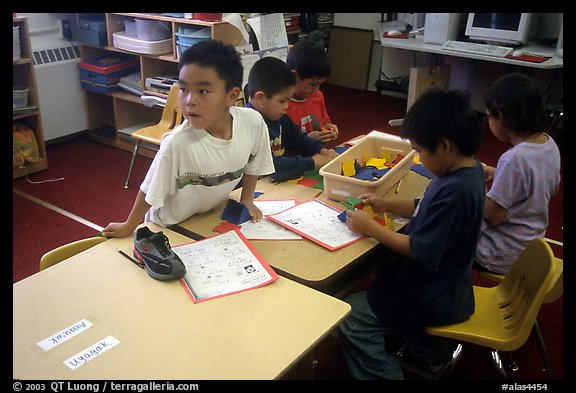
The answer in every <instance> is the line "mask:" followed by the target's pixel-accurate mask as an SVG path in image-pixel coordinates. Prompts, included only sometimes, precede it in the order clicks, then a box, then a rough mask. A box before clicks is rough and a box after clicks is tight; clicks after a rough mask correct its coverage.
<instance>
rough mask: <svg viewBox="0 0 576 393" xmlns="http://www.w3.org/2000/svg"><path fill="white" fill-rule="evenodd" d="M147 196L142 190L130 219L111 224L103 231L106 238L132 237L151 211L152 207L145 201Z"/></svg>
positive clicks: (129, 216)
mask: <svg viewBox="0 0 576 393" xmlns="http://www.w3.org/2000/svg"><path fill="white" fill-rule="evenodd" d="M145 198H146V194H145V193H143V192H142V191H141V190H139V191H138V195H136V200H135V201H134V205H133V206H132V210H131V211H130V214H129V215H128V218H127V219H126V221H124V222H111V223H110V224H108V226H107V227H106V228H104V229H103V230H102V236H104V237H126V236H130V235H132V233H134V231H135V230H136V228H137V227H138V225H139V224H140V223H141V222H142V220H143V219H144V215H145V214H146V212H147V211H148V210H149V209H150V207H151V205H150V204H148V202H146V200H145Z"/></svg>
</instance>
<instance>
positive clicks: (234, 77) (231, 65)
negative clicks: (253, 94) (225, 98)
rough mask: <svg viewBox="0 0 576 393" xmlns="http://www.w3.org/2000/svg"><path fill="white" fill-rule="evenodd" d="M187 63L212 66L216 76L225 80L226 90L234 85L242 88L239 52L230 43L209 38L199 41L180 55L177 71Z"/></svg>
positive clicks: (242, 69) (242, 75)
mask: <svg viewBox="0 0 576 393" xmlns="http://www.w3.org/2000/svg"><path fill="white" fill-rule="evenodd" d="M188 64H198V65H199V66H202V67H209V68H213V69H214V70H215V71H216V73H217V74H218V76H219V77H220V78H221V79H222V80H224V81H225V82H226V90H227V91H230V90H232V89H233V88H234V87H239V88H242V78H243V77H244V67H243V66H242V61H241V59H240V54H239V53H238V52H237V51H236V48H234V47H233V46H232V45H227V44H224V43H223V42H222V41H218V40H211V39H207V40H202V41H199V42H198V43H196V44H194V45H192V46H191V47H190V48H188V49H186V50H185V51H184V52H183V53H182V54H181V55H180V60H179V63H178V72H180V69H181V68H182V67H183V66H185V65H188Z"/></svg>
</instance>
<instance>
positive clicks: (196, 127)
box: [102, 40, 274, 237]
mask: <svg viewBox="0 0 576 393" xmlns="http://www.w3.org/2000/svg"><path fill="white" fill-rule="evenodd" d="M178 68H179V70H178V73H179V74H178V84H179V86H180V92H179V95H178V105H179V107H180V110H181V111H182V114H183V116H184V118H185V120H184V122H183V123H182V124H181V125H180V126H178V127H177V128H175V129H174V130H173V131H172V132H169V133H167V134H165V135H164V137H163V138H162V141H161V144H160V149H159V151H158V153H157V154H156V156H155V157H154V160H153V162H152V165H151V166H150V169H149V170H148V173H147V174H146V177H145V179H144V182H143V183H142V185H141V186H140V190H139V192H138V195H137V196H136V200H135V202H134V206H133V208H132V210H131V212H130V214H129V215H128V218H127V219H126V221H124V222H119V223H116V222H112V223H110V224H109V225H108V226H107V227H106V228H104V230H103V231H102V235H103V236H105V237H126V236H129V235H131V234H132V233H133V232H134V230H135V229H136V227H137V226H138V225H139V224H140V223H141V222H142V218H144V219H145V221H152V222H154V223H156V224H158V225H162V226H169V225H172V224H177V223H179V222H182V221H184V220H186V219H187V218H189V217H190V216H192V215H194V214H198V213H203V212H205V211H208V210H210V209H212V208H213V207H215V206H217V205H219V204H220V203H222V202H223V201H225V200H226V199H227V198H228V196H229V194H230V192H231V191H232V190H234V187H235V186H236V185H237V184H238V183H239V182H240V180H242V182H243V187H242V194H241V199H240V202H242V203H243V204H244V205H245V206H246V208H247V209H248V212H249V214H250V216H251V217H252V220H253V221H259V220H260V219H261V218H262V212H261V211H260V210H259V209H258V208H257V207H256V206H255V205H254V203H253V199H254V190H255V187H256V182H257V180H258V178H259V176H263V175H267V174H270V173H272V172H274V164H273V162H272V158H271V153H270V145H269V143H268V128H267V126H266V123H264V120H263V119H262V116H261V115H260V114H259V113H257V112H255V111H253V110H250V109H247V108H240V107H236V106H233V104H234V102H235V101H236V100H237V99H238V96H239V94H240V92H241V86H242V76H243V67H242V62H241V60H240V56H239V54H238V53H237V52H236V49H235V48H234V47H233V46H231V45H224V44H223V43H222V42H220V41H216V40H203V41H200V42H199V43H197V44H195V45H193V46H192V47H190V48H188V49H187V50H186V51H185V52H184V53H182V55H181V56H180V63H179V67H178Z"/></svg>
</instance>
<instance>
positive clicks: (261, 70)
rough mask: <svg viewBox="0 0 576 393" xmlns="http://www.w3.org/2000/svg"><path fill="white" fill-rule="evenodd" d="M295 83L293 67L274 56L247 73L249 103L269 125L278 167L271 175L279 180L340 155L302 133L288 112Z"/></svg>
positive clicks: (276, 166) (291, 176)
mask: <svg viewBox="0 0 576 393" xmlns="http://www.w3.org/2000/svg"><path fill="white" fill-rule="evenodd" d="M295 84H296V79H295V77H294V74H293V73H292V71H291V70H290V67H288V66H287V65H286V63H284V62H283V61H282V60H280V59H277V58H275V57H264V58H262V59H260V60H258V61H257V62H256V63H255V64H254V66H252V69H251V70H250V74H249V76H248V94H249V97H250V101H249V102H248V104H247V105H246V106H247V107H249V108H253V109H255V110H256V111H258V112H260V113H261V114H262V116H263V117H264V120H265V121H266V124H267V125H268V134H269V139H270V146H271V150H272V157H273V161H274V167H275V170H276V171H275V173H274V174H273V175H272V178H273V179H274V180H276V181H285V180H290V179H296V178H298V177H300V176H302V175H303V174H304V172H306V171H309V170H312V169H314V168H316V169H318V168H320V167H322V166H323V165H324V164H326V163H328V162H329V161H330V160H332V159H333V158H334V157H336V156H337V153H336V152H335V151H334V149H327V148H325V147H324V144H323V143H322V142H320V141H319V140H316V139H312V138H310V137H309V136H308V135H307V134H305V133H303V132H300V130H299V129H298V126H297V125H296V124H295V123H294V122H293V121H292V120H290V118H289V117H288V116H287V115H286V108H287V106H288V101H289V99H290V97H291V96H292V93H293V92H294V86H295Z"/></svg>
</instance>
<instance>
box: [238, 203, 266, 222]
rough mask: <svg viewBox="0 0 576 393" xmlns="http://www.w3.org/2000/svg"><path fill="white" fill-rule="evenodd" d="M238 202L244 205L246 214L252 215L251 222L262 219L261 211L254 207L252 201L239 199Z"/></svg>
mask: <svg viewBox="0 0 576 393" xmlns="http://www.w3.org/2000/svg"><path fill="white" fill-rule="evenodd" d="M240 203H242V204H243V205H244V206H246V209H248V214H250V217H252V222H258V221H260V220H262V217H264V215H263V214H262V211H261V210H260V209H258V208H257V207H256V205H255V204H254V201H242V200H241V201H240Z"/></svg>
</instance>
